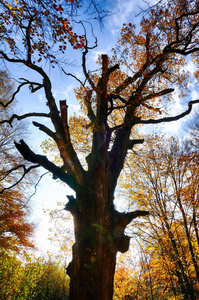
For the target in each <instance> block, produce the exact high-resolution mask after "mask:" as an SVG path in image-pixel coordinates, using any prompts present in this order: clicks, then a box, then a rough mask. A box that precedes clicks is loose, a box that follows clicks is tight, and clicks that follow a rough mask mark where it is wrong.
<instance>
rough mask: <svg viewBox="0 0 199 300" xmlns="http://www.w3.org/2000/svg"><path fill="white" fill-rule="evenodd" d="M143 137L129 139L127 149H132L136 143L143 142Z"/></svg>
mask: <svg viewBox="0 0 199 300" xmlns="http://www.w3.org/2000/svg"><path fill="white" fill-rule="evenodd" d="M143 143H144V139H135V140H129V145H128V149H132V148H133V147H134V146H135V145H137V144H143Z"/></svg>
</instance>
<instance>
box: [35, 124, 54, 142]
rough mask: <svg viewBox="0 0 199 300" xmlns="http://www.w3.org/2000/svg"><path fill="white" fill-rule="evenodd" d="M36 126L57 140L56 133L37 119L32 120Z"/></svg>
mask: <svg viewBox="0 0 199 300" xmlns="http://www.w3.org/2000/svg"><path fill="white" fill-rule="evenodd" d="M32 123H33V125H34V126H36V127H38V128H39V129H40V130H41V131H43V132H45V133H46V134H47V135H49V136H50V137H51V138H53V140H55V133H54V132H53V131H51V130H50V129H49V128H48V127H46V126H44V125H43V124H40V123H37V122H35V121H33V122H32Z"/></svg>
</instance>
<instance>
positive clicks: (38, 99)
mask: <svg viewBox="0 0 199 300" xmlns="http://www.w3.org/2000/svg"><path fill="white" fill-rule="evenodd" d="M106 5H107V8H108V9H110V10H111V11H113V15H111V16H109V17H108V18H107V19H106V20H105V24H104V28H103V31H101V30H100V28H99V26H98V25H97V24H94V30H95V35H96V37H97V39H98V47H97V48H95V49H93V50H91V52H90V53H89V55H88V59H87V63H88V66H89V67H88V68H89V69H91V70H92V69H95V68H96V64H95V61H96V59H97V57H98V55H100V54H102V53H106V54H110V53H111V49H112V47H114V46H115V44H116V42H117V38H118V36H119V34H120V29H121V27H122V24H123V23H127V22H132V23H137V24H139V20H140V17H136V15H137V13H138V12H139V11H140V9H139V7H138V1H135V0H130V1H129V0H117V1H112V0H111V1H110V0H107V1H106ZM139 5H140V6H141V7H144V3H142V2H140V1H139ZM70 55H71V57H72V60H73V59H74V58H75V59H76V60H77V66H78V65H80V64H81V62H80V56H81V53H80V52H70V51H69V56H70ZM189 68H193V66H192V63H191V62H190V64H189ZM9 69H10V72H11V75H13V76H15V75H17V76H18V77H19V78H20V77H24V78H31V79H33V80H36V79H38V76H37V75H36V74H35V73H30V72H28V70H26V69H24V68H22V67H21V66H17V67H15V68H13V67H11V68H9ZM66 71H67V72H72V71H73V72H74V73H75V75H76V76H77V77H78V76H81V74H80V69H79V68H78V67H76V68H74V67H67V68H66ZM49 76H50V78H51V80H52V86H53V93H54V96H55V98H56V100H57V102H58V101H59V100H63V99H67V104H68V105H69V114H73V113H74V112H76V113H77V114H78V112H79V104H78V102H77V101H76V99H75V95H74V92H73V89H74V87H75V86H77V83H76V81H75V80H74V78H69V77H66V76H65V75H63V74H61V72H60V70H59V69H56V68H55V69H51V70H49ZM198 91H199V89H198V87H197V85H196V82H194V81H193V82H192V83H191V84H190V98H189V100H194V99H197V97H198V98H199V94H198ZM175 93H176V95H175V101H174V102H173V103H172V104H171V112H174V115H175V114H177V113H180V112H182V111H183V110H184V108H183V103H182V101H181V100H180V99H179V97H178V94H177V91H175ZM17 99H18V103H19V104H18V109H19V111H20V112H21V113H25V112H27V111H40V110H41V108H45V109H46V111H47V107H46V100H45V97H44V94H43V92H42V91H41V90H39V91H38V92H36V93H35V94H32V95H30V93H29V90H28V89H23V91H22V92H21V93H20V94H19V95H18V96H17ZM189 100H188V101H189ZM189 118H190V116H189ZM186 120H187V118H186V119H185V120H183V121H179V122H175V123H169V124H162V125H160V126H158V127H157V126H156V127H152V126H151V127H150V128H151V130H154V131H157V130H160V131H161V132H164V131H167V132H168V133H171V134H178V133H179V130H180V128H181V126H182V124H183V123H184V122H185V121H186ZM38 122H41V123H43V124H48V120H47V119H43V120H41V121H40V120H38ZM143 130H145V128H144V129H143ZM29 131H30V137H29V138H28V140H29V144H30V146H31V147H32V149H33V150H35V151H36V152H37V153H38V152H40V153H41V150H40V143H41V141H42V140H43V139H45V138H46V136H45V134H43V133H41V132H39V130H38V129H36V128H34V127H33V126H32V125H31V124H30V126H29ZM44 172H45V171H44ZM71 194H72V191H71V190H70V189H69V188H68V187H66V186H63V185H60V184H59V183H58V182H56V181H55V180H52V179H51V176H49V175H47V176H45V178H44V179H42V181H41V182H40V184H39V186H38V189H37V193H36V195H34V197H32V199H31V206H32V218H33V220H34V222H35V223H36V224H37V230H36V240H37V245H38V248H39V249H40V250H42V251H46V250H47V249H48V248H50V247H51V246H50V245H49V243H48V242H47V237H48V228H49V219H48V217H47V216H46V215H45V214H44V212H43V209H46V208H49V209H55V208H57V201H60V202H66V195H71Z"/></svg>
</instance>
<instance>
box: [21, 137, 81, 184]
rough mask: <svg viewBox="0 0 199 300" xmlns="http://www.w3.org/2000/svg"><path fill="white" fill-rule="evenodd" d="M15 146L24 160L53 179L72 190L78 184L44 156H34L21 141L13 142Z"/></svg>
mask: <svg viewBox="0 0 199 300" xmlns="http://www.w3.org/2000/svg"><path fill="white" fill-rule="evenodd" d="M15 146H16V148H17V150H18V151H19V152H20V153H21V155H22V156H23V157H24V159H26V160H28V161H30V162H32V163H37V164H39V165H40V166H42V167H43V168H45V169H46V170H48V171H50V172H51V173H52V174H53V175H54V176H55V177H57V178H59V179H60V180H62V181H63V182H65V183H66V184H68V185H69V186H70V187H71V188H72V189H75V188H76V187H77V185H78V184H77V182H76V180H75V178H74V177H73V176H71V175H69V174H68V173H65V172H64V171H63V170H62V169H61V168H60V167H58V166H56V165H55V164H54V163H52V162H51V161H49V160H48V159H47V157H46V156H44V155H40V154H35V153H34V152H33V151H32V150H31V149H30V148H29V147H28V145H27V144H26V143H25V142H24V141H23V140H20V142H19V143H17V142H15Z"/></svg>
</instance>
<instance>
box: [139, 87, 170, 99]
mask: <svg viewBox="0 0 199 300" xmlns="http://www.w3.org/2000/svg"><path fill="white" fill-rule="evenodd" d="M173 91H174V89H164V90H162V91H160V92H157V93H153V94H150V95H147V96H146V97H144V98H143V100H144V101H146V100H149V99H153V98H156V97H161V96H164V95H167V94H169V93H172V92H173Z"/></svg>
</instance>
